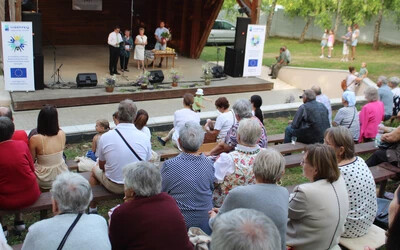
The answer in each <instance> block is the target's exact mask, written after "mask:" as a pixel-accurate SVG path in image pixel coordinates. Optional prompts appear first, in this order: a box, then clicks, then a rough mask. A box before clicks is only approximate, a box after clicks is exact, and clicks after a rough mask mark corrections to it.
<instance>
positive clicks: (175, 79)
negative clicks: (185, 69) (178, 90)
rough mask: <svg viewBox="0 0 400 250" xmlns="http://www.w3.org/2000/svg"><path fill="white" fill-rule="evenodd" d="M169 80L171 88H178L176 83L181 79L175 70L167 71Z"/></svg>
mask: <svg viewBox="0 0 400 250" xmlns="http://www.w3.org/2000/svg"><path fill="white" fill-rule="evenodd" d="M169 78H170V79H171V81H172V87H177V86H178V82H179V80H180V79H181V78H183V77H182V76H181V75H180V73H179V72H178V71H177V70H175V69H171V70H170V71H169Z"/></svg>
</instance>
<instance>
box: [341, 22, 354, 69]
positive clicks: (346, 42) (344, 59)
mask: <svg viewBox="0 0 400 250" xmlns="http://www.w3.org/2000/svg"><path fill="white" fill-rule="evenodd" d="M351 34H352V29H351V27H350V26H349V27H347V33H346V35H344V36H342V38H343V57H342V59H341V60H340V61H341V62H348V61H349V47H350V44H351Z"/></svg>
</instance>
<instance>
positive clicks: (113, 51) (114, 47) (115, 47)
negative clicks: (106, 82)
mask: <svg viewBox="0 0 400 250" xmlns="http://www.w3.org/2000/svg"><path fill="white" fill-rule="evenodd" d="M119 32H120V28H119V26H115V28H114V31H113V32H111V33H110V34H109V35H108V41H107V43H108V47H109V48H110V62H109V68H110V75H120V73H118V71H117V64H118V58H119V50H120V49H119V45H120V43H121V42H123V40H122V36H121V34H120V33H119Z"/></svg>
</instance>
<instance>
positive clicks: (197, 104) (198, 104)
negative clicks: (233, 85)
mask: <svg viewBox="0 0 400 250" xmlns="http://www.w3.org/2000/svg"><path fill="white" fill-rule="evenodd" d="M203 95H204V93H203V89H197V91H196V94H195V96H194V103H193V111H194V112H198V113H200V112H201V109H202V108H205V107H204V106H203V100H206V101H208V102H212V100H211V99H209V98H206V97H204V96H203Z"/></svg>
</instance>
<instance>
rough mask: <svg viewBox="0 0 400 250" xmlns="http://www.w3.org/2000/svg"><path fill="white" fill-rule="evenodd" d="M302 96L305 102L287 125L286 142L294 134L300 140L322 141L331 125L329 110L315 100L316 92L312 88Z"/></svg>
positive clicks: (306, 141)
mask: <svg viewBox="0 0 400 250" xmlns="http://www.w3.org/2000/svg"><path fill="white" fill-rule="evenodd" d="M302 98H303V103H304V104H303V105H301V106H300V107H299V109H298V110H297V112H296V114H295V115H294V118H293V121H292V123H291V124H290V125H289V126H287V127H286V130H285V139H284V142H285V143H288V142H290V141H291V139H292V136H295V137H297V141H298V142H302V143H306V144H312V143H322V142H323V141H324V133H325V130H326V129H328V128H329V127H330V124H329V119H328V110H327V109H326V108H325V106H324V105H323V104H322V103H319V102H317V101H316V100H315V98H316V97H315V92H314V91H313V90H311V89H307V90H305V91H304V93H303V97H302Z"/></svg>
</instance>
